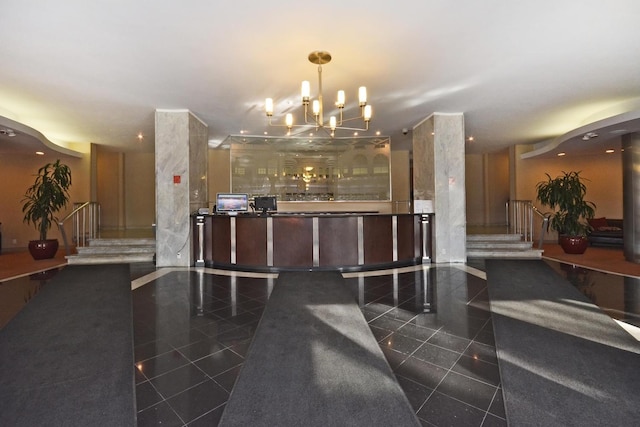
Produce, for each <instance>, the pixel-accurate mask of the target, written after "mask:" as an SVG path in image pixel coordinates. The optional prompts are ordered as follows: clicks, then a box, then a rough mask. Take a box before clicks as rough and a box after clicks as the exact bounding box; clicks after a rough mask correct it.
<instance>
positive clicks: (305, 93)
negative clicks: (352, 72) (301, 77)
mask: <svg viewBox="0 0 640 427" xmlns="http://www.w3.org/2000/svg"><path fill="white" fill-rule="evenodd" d="M309 62H311V63H312V64H316V65H318V96H317V99H314V100H313V102H311V111H309V104H310V101H311V86H310V84H309V82H308V81H306V80H305V81H303V82H302V88H301V95H302V105H303V106H304V124H294V122H293V114H291V113H288V114H287V115H286V116H285V124H284V125H278V124H273V123H272V122H271V118H272V117H273V99H272V98H267V99H266V100H265V112H266V113H267V117H268V118H269V126H286V127H287V129H288V135H290V134H291V129H292V128H294V127H309V125H312V126H315V128H316V131H317V130H318V129H324V130H325V131H326V130H327V128H328V129H329V130H330V134H331V136H332V137H333V136H335V131H336V129H343V130H354V131H367V130H369V122H370V121H371V113H372V112H371V105H368V104H367V88H366V87H364V86H361V87H360V88H359V89H358V105H359V107H360V115H359V116H356V117H351V118H348V119H345V118H344V117H343V110H344V106H345V102H346V98H345V93H344V90H339V91H338V94H337V99H336V103H335V106H336V107H337V108H338V113H339V115H338V117H336V116H331V117H329V121H328V123H325V121H324V105H323V103H322V66H323V65H324V64H328V63H329V62H331V54H330V53H329V52H324V51H319V50H316V51H313V52H311V53H310V54H309ZM358 119H361V120H363V121H364V128H357V127H346V126H344V123H346V122H349V121H352V120H358Z"/></svg>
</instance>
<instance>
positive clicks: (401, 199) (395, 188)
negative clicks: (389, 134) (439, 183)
mask: <svg viewBox="0 0 640 427" xmlns="http://www.w3.org/2000/svg"><path fill="white" fill-rule="evenodd" d="M391 199H392V201H393V205H394V206H393V209H394V212H397V213H409V212H410V211H411V209H412V206H411V170H410V167H409V150H392V151H391Z"/></svg>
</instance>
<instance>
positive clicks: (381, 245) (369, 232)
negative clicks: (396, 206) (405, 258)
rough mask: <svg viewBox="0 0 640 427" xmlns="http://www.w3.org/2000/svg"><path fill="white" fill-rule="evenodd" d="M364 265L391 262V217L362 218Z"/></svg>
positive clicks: (373, 216)
mask: <svg viewBox="0 0 640 427" xmlns="http://www.w3.org/2000/svg"><path fill="white" fill-rule="evenodd" d="M363 218H364V263H365V264H381V263H387V262H393V229H392V228H391V215H383V216H380V215H371V216H364V217H363Z"/></svg>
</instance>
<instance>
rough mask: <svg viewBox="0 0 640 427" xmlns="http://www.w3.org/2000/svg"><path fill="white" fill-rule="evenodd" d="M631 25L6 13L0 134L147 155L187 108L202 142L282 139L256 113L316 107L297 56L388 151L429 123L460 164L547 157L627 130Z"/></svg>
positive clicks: (567, 18) (273, 4) (300, 7)
mask: <svg viewBox="0 0 640 427" xmlns="http://www.w3.org/2000/svg"><path fill="white" fill-rule="evenodd" d="M638 17H640V2H638V1H637V0H609V1H607V2H602V1H600V0H598V1H595V0H562V1H558V0H537V1H526V2H525V1H513V0H486V1H477V0H458V1H451V0H439V1H434V0H423V1H418V0H414V1H408V0H397V1H394V2H391V1H380V0H379V1H371V0H369V1H360V0H355V1H354V0H351V1H344V0H324V1H322V2H301V1H299V0H272V1H268V2H243V1H236V2H228V1H227V2H217V1H211V0H206V1H205V0H188V1H184V2H177V1H175V0H136V1H131V0H108V1H107V0H94V1H86V0H65V1H62V2H50V1H45V0H33V1H24V0H3V1H2V8H1V12H0V41H1V42H0V57H1V58H2V66H1V67H0V129H1V128H2V125H4V126H6V125H7V123H12V122H18V123H21V124H23V125H26V126H28V127H30V128H33V129H35V130H37V131H38V132H40V133H42V134H43V135H44V136H46V138H48V139H49V140H51V141H53V142H54V143H57V144H62V145H65V146H69V144H80V145H82V144H86V143H90V142H93V143H96V144H101V145H105V146H110V147H113V148H114V149H118V150H145V151H149V150H153V138H154V135H153V132H154V111H155V109H189V110H191V111H193V113H194V114H196V115H197V116H198V117H199V118H200V119H201V120H203V121H204V122H205V123H207V124H208V126H209V138H210V139H211V140H221V139H224V138H225V137H227V136H228V135H230V134H238V133H240V131H246V132H248V133H250V134H254V135H261V134H263V132H265V131H268V132H269V133H270V134H271V135H279V134H281V133H282V128H268V127H267V126H266V117H265V115H264V112H263V111H264V110H263V109H264V98H265V97H273V98H274V99H275V102H276V109H277V111H276V115H278V112H279V111H283V110H284V108H285V107H287V106H288V102H289V101H290V102H292V103H293V105H298V102H299V86H300V81H302V80H310V81H311V84H312V94H313V93H314V92H315V86H316V84H317V74H316V66H315V65H313V64H311V63H309V62H308V60H307V55H308V54H309V53H310V52H311V51H313V50H326V51H328V52H330V53H331V54H332V56H333V60H332V62H331V63H330V64H327V65H325V66H324V67H323V83H324V97H325V105H326V104H327V103H329V104H330V103H332V102H333V100H334V96H335V95H334V93H335V90H337V89H345V90H346V91H347V97H351V99H352V100H353V99H354V98H355V96H356V92H357V87H358V86H360V85H365V86H367V88H368V92H369V102H370V103H371V104H372V105H373V110H374V118H373V121H372V122H371V129H372V131H376V130H379V131H381V132H382V134H384V135H389V136H391V141H392V147H393V146H394V145H403V144H407V145H408V144H410V135H408V136H403V135H402V133H401V130H402V129H403V128H408V129H411V128H412V127H413V126H414V125H415V124H417V123H418V122H420V121H421V120H422V119H423V118H425V117H426V116H428V115H430V114H432V113H434V112H442V113H449V112H461V113H464V116H465V125H466V132H467V137H471V136H472V137H473V138H474V140H473V142H468V143H467V152H469V153H480V152H490V151H495V150H499V149H501V148H504V147H507V146H510V145H513V144H516V143H519V144H529V143H541V142H543V141H553V140H554V139H555V140H556V141H555V142H556V143H557V142H558V141H561V140H563V139H571V137H572V134H571V132H575V130H576V129H579V132H582V131H587V130H590V129H591V128H593V127H594V126H595V127H597V123H596V124H593V123H594V122H597V121H599V120H603V119H607V120H608V122H607V124H608V125H611V127H610V128H609V129H610V130H614V131H616V130H620V129H621V128H623V129H625V130H628V131H635V130H639V129H640V124H638V121H639V120H638V119H639V118H640V55H639V54H638V49H639V46H640V26H639V22H638ZM347 101H349V98H348V100H347ZM278 107H280V108H279V109H278ZM287 108H291V107H287ZM326 108H329V107H326ZM353 112H354V111H353V110H349V111H348V113H353ZM620 114H625V115H623V116H619V115H620ZM616 116H617V117H616ZM276 120H278V117H274V121H276ZM139 133H142V134H143V135H144V139H143V140H142V142H140V141H139V140H138V138H137V135H138V134H139ZM568 133H569V134H568ZM566 134H568V135H566ZM563 135H565V136H563ZM581 135H582V134H581V133H580V135H573V136H574V137H575V138H573V139H574V142H575V141H577V140H578V139H580V138H577V137H578V136H581ZM614 135H615V134H614ZM608 137H609V136H608V135H607V134H606V133H604V134H601V135H600V136H599V138H598V139H599V141H605V140H606V139H608ZM7 140H8V138H6V137H4V136H2V135H0V153H2V152H6V150H7V148H3V147H6V145H7V143H6V141H7ZM574 145H575V146H576V147H575V148H574V149H578V148H579V145H578V144H574ZM77 147H78V145H76V146H72V148H77ZM29 149H31V148H29Z"/></svg>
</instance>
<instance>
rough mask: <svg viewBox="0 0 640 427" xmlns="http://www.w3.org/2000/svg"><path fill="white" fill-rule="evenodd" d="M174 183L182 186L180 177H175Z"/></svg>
mask: <svg viewBox="0 0 640 427" xmlns="http://www.w3.org/2000/svg"><path fill="white" fill-rule="evenodd" d="M173 183H174V184H180V175H173Z"/></svg>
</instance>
